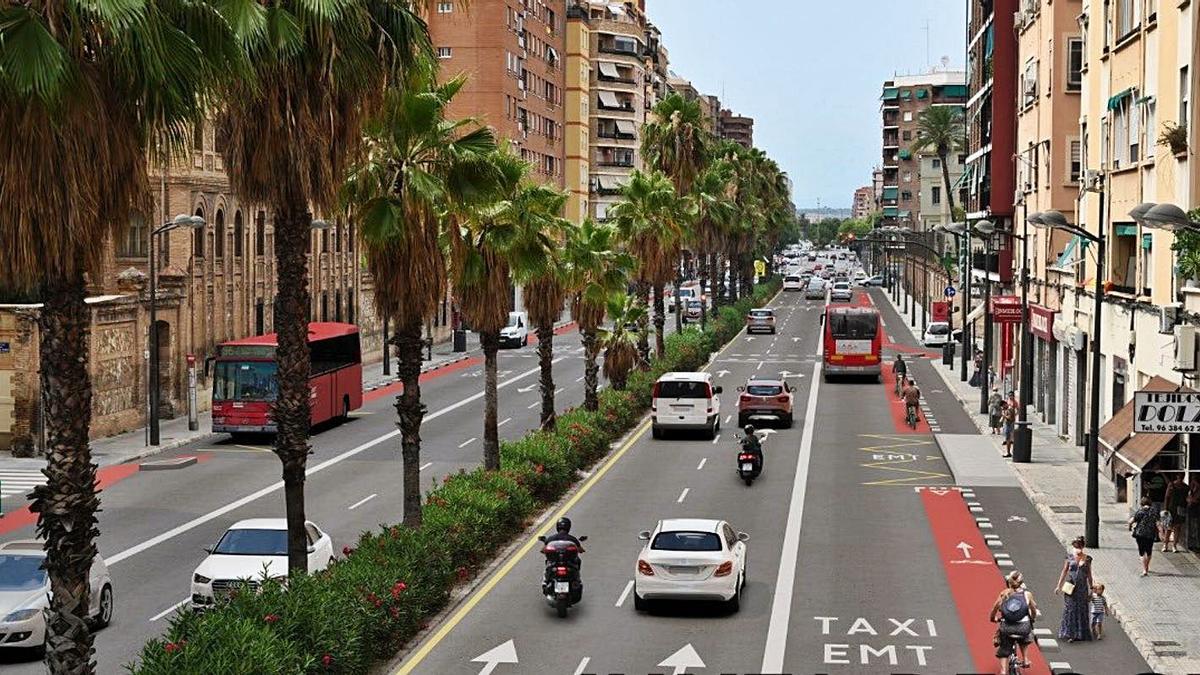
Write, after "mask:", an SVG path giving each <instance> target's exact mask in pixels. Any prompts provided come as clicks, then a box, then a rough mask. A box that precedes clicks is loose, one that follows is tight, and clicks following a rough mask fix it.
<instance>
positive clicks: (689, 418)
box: [650, 373, 721, 439]
mask: <svg viewBox="0 0 1200 675" xmlns="http://www.w3.org/2000/svg"><path fill="white" fill-rule="evenodd" d="M720 393H721V387H719V386H714V385H713V377H712V373H663V375H662V377H660V378H658V381H657V382H655V383H654V391H653V393H652V394H651V399H650V434H651V435H652V436H653V437H654V438H662V437H663V435H664V434H665V433H666V432H667V431H668V430H671V431H675V430H678V431H706V432H708V437H709V438H710V439H712V438H716V437H717V433H718V432H720V431H721V398H720V397H719V396H717V394H720Z"/></svg>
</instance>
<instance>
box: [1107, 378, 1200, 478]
mask: <svg viewBox="0 0 1200 675" xmlns="http://www.w3.org/2000/svg"><path fill="white" fill-rule="evenodd" d="M1140 391H1189V392H1190V391H1193V390H1192V389H1188V388H1187V387H1180V386H1179V385H1178V384H1175V383H1174V382H1171V381H1170V380H1166V379H1164V378H1161V377H1154V378H1152V379H1151V380H1150V381H1149V382H1147V383H1146V386H1144V387H1142V388H1141V389H1140ZM1133 403H1134V402H1133V401H1132V400H1131V401H1129V402H1128V403H1126V404H1125V406H1124V407H1122V408H1121V409H1120V410H1118V411H1117V413H1116V414H1115V415H1113V416H1112V419H1110V420H1108V421H1107V422H1105V423H1104V426H1102V427H1100V438H1099V439H1098V440H1099V441H1100V445H1102V446H1104V448H1105V449H1106V450H1107V452H1106V453H1105V455H1106V458H1108V459H1110V460H1111V458H1112V457H1113V456H1114V455H1115V456H1116V458H1117V459H1119V460H1121V462H1120V464H1119V465H1118V466H1117V471H1119V472H1120V473H1121V474H1123V475H1126V476H1129V475H1132V474H1136V473H1141V471H1142V469H1143V468H1144V467H1145V466H1146V465H1147V464H1149V463H1150V460H1152V459H1154V457H1155V456H1156V455H1158V453H1159V452H1160V451H1161V450H1162V449H1163V448H1165V447H1166V446H1167V444H1168V443H1170V442H1171V441H1172V440H1173V439H1174V438H1175V434H1146V433H1142V434H1135V433H1133V414H1134V404H1133Z"/></svg>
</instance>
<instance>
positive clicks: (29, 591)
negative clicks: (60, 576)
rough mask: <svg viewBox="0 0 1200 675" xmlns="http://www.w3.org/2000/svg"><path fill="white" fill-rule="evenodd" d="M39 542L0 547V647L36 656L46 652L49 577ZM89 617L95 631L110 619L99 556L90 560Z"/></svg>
mask: <svg viewBox="0 0 1200 675" xmlns="http://www.w3.org/2000/svg"><path fill="white" fill-rule="evenodd" d="M45 560H46V553H45V551H44V550H43V549H42V542H40V541H35V540H19V541H9V542H5V543H4V544H0V636H4V637H3V640H2V641H0V648H3V649H9V648H19V647H24V648H30V649H32V650H34V652H35V653H37V654H38V656H41V655H42V654H43V653H45V651H46V615H45V612H44V610H45V609H46V607H48V606H49V605H50V578H49V576H48V575H47V574H46V570H44V569H42V563H43V562H45ZM89 582H90V586H91V589H90V590H91V593H90V603H89V606H88V617H90V618H91V621H92V625H93V626H94V627H95V628H103V627H105V626H107V625H108V624H109V623H110V622H111V621H112V617H113V589H112V579H111V578H110V577H109V576H108V566H107V565H105V564H104V559H103V558H101V557H100V556H96V558H95V559H94V560H93V561H92V570H91V574H90V575H89Z"/></svg>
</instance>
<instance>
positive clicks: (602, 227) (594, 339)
mask: <svg viewBox="0 0 1200 675" xmlns="http://www.w3.org/2000/svg"><path fill="white" fill-rule="evenodd" d="M618 244H619V242H618V239H617V232H616V229H615V228H614V227H612V226H611V225H609V224H598V223H596V222H595V221H593V220H591V219H588V220H585V221H584V222H583V224H582V225H581V226H580V227H579V229H578V230H573V231H572V232H571V233H570V235H569V236H568V237H567V239H566V241H565V242H564V246H563V257H564V266H563V267H564V270H565V272H566V283H567V289H568V291H569V297H570V303H571V318H573V319H574V320H575V322H576V323H577V324H579V335H580V340H581V342H582V343H583V358H584V367H583V407H584V409H586V410H592V411H595V410H597V409H598V408H599V407H600V402H599V398H598V397H597V389H598V388H599V378H598V373H599V368H598V367H597V365H596V357H597V356H598V355H599V354H600V341H599V334H598V333H599V329H600V324H601V323H603V321H604V313H605V311H606V310H607V308H608V299H609V298H610V297H611V296H612V295H613V294H614V293H622V292H624V291H625V289H626V285H627V284H628V281H629V275H630V273H631V272H632V271H633V269H634V267H635V263H634V260H633V258H632V257H631V256H630V255H629V254H628V253H626V252H624V251H621V250H618ZM639 318H640V317H639ZM639 325H640V324H639Z"/></svg>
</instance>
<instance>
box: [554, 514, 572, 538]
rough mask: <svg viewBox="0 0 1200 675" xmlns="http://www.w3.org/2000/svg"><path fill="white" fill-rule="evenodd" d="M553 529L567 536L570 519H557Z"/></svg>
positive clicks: (569, 529) (569, 530) (564, 517)
mask: <svg viewBox="0 0 1200 675" xmlns="http://www.w3.org/2000/svg"><path fill="white" fill-rule="evenodd" d="M554 529H555V530H557V531H559V532H562V533H564V534H569V533H570V532H571V519H570V518H567V517H566V516H563V517H562V518H559V519H558V522H557V523H555V524H554Z"/></svg>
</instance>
